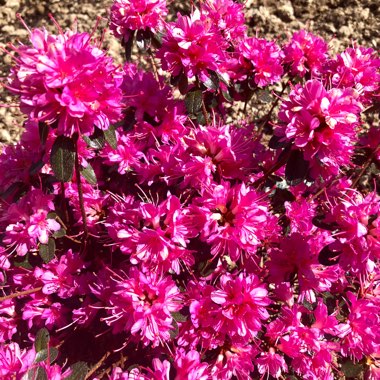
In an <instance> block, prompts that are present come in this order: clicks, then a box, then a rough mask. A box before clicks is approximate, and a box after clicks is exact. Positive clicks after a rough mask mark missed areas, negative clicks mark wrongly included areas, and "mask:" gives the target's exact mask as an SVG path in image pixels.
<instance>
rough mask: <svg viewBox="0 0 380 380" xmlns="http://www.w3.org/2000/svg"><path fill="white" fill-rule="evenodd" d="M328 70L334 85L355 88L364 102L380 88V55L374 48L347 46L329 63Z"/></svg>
mask: <svg viewBox="0 0 380 380" xmlns="http://www.w3.org/2000/svg"><path fill="white" fill-rule="evenodd" d="M326 71H327V74H328V76H327V78H328V80H331V81H332V84H333V85H334V87H338V88H353V89H355V90H356V91H357V92H358V93H359V94H360V100H361V101H362V102H364V103H368V102H370V101H371V97H372V96H373V95H374V94H375V93H376V92H377V91H379V89H380V57H379V55H378V53H377V52H376V50H374V49H371V48H366V47H363V46H355V47H353V48H347V49H346V50H345V51H344V52H343V53H341V54H338V56H337V57H336V59H335V60H332V61H330V62H329V63H328V65H327V68H326Z"/></svg>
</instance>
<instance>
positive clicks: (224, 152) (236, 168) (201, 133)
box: [184, 123, 255, 186]
mask: <svg viewBox="0 0 380 380" xmlns="http://www.w3.org/2000/svg"><path fill="white" fill-rule="evenodd" d="M215 124H216V123H215ZM184 140H185V142H186V144H187V145H188V149H187V152H188V153H189V155H190V160H189V161H188V162H186V163H185V167H184V172H185V175H186V177H189V179H187V178H186V177H185V181H184V185H185V186H186V184H187V182H188V181H189V182H190V181H191V183H193V185H195V183H196V180H197V179H198V181H199V182H202V183H204V184H207V185H210V184H211V181H212V178H213V177H212V174H214V173H215V172H216V173H218V174H219V175H221V176H222V177H223V178H225V179H227V178H228V179H229V178H241V179H242V178H243V177H244V174H246V173H247V172H248V170H249V169H251V167H252V166H253V157H252V151H253V150H254V148H255V144H254V142H253V138H252V132H251V131H250V130H249V128H248V127H238V126H236V127H235V126H231V125H221V124H219V125H218V124H216V125H215V126H214V125H211V126H204V127H203V126H200V127H199V128H197V129H193V130H191V131H190V132H189V134H188V135H187V136H186V137H185V138H184ZM200 162H202V164H203V165H202V166H203V167H204V168H209V169H210V170H209V172H208V173H207V172H206V169H204V170H203V173H205V174H206V173H207V174H206V175H204V176H201V173H199V174H198V170H196V169H197V168H198V167H200V166H201V164H200ZM197 177H198V178H197ZM194 180H195V181H194ZM194 182H195V183H194Z"/></svg>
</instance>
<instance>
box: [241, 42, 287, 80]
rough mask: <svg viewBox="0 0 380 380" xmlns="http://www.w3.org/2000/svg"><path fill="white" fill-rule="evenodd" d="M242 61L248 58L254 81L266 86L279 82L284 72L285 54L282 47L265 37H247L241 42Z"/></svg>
mask: <svg viewBox="0 0 380 380" xmlns="http://www.w3.org/2000/svg"><path fill="white" fill-rule="evenodd" d="M239 49H240V52H241V61H243V62H244V60H247V61H248V62H249V63H250V64H251V65H252V69H253V75H254V82H255V83H256V84H257V85H258V86H260V87H264V86H267V85H269V84H273V83H276V82H279V81H280V79H281V76H282V74H283V71H284V70H283V68H282V66H281V63H282V58H283V56H284V54H283V52H282V51H281V49H280V48H279V47H278V46H277V45H276V44H275V43H274V42H271V41H267V40H265V39H263V38H255V37H250V38H246V39H245V40H244V41H242V42H241V44H240V47H239Z"/></svg>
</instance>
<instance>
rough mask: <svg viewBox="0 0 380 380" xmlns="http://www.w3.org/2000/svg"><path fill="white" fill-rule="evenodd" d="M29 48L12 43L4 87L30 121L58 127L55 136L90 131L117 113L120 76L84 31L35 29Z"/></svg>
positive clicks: (101, 125) (87, 132)
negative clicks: (17, 99)
mask: <svg viewBox="0 0 380 380" xmlns="http://www.w3.org/2000/svg"><path fill="white" fill-rule="evenodd" d="M30 42H31V44H32V46H31V47H30V46H27V45H21V46H19V47H14V50H15V51H16V53H17V55H18V58H17V61H16V65H15V66H14V67H13V69H12V75H11V76H10V78H9V82H10V83H9V85H8V86H7V88H8V89H9V91H11V92H12V93H14V94H16V95H19V96H20V107H21V110H22V112H24V113H25V114H27V115H28V116H29V118H30V119H31V120H34V121H43V122H46V123H48V124H50V125H53V126H54V127H55V126H57V127H58V134H65V135H67V136H71V135H73V133H75V132H78V133H81V134H85V135H90V134H91V133H92V132H93V130H94V125H95V126H96V127H98V128H100V129H107V128H108V127H109V125H110V123H113V122H116V121H118V120H119V118H120V115H121V106H120V102H121V90H120V89H119V87H120V85H121V81H122V75H121V72H120V70H118V69H117V68H116V67H115V66H114V65H113V63H112V59H111V58H109V57H107V56H106V54H105V53H104V52H103V51H102V50H100V49H99V48H98V47H97V46H95V45H94V44H93V43H92V42H91V36H90V35H89V34H87V33H74V32H72V31H67V32H65V33H64V34H60V35H53V34H48V32H47V31H46V30H41V29H34V30H33V31H32V32H31V34H30Z"/></svg>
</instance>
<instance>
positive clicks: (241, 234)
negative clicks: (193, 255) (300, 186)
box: [196, 182, 278, 261]
mask: <svg viewBox="0 0 380 380" xmlns="http://www.w3.org/2000/svg"><path fill="white" fill-rule="evenodd" d="M196 203H197V204H200V205H201V206H200V207H199V208H198V209H197V210H198V211H197V213H198V214H199V217H200V218H204V219H205V221H204V223H205V224H204V227H203V231H202V234H201V237H202V239H203V240H205V241H207V242H208V243H210V244H211V246H212V247H211V253H212V254H213V255H214V256H215V255H228V256H230V258H231V259H232V260H233V261H237V260H238V259H239V258H240V256H241V254H242V252H243V251H246V252H247V253H249V254H253V253H255V252H256V249H257V247H258V246H260V244H261V243H262V241H264V240H265V239H267V238H269V236H271V235H272V234H274V233H275V231H277V229H278V227H277V224H276V223H277V219H276V217H274V216H272V215H271V214H270V213H269V208H268V203H267V202H266V201H265V200H264V197H263V196H261V195H260V194H258V193H257V192H256V191H255V190H252V189H249V188H248V187H246V186H245V184H241V185H235V186H232V187H231V185H230V183H229V182H222V184H220V185H216V184H214V185H213V186H212V187H211V188H210V190H209V191H205V192H204V194H203V196H202V197H200V198H196Z"/></svg>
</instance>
